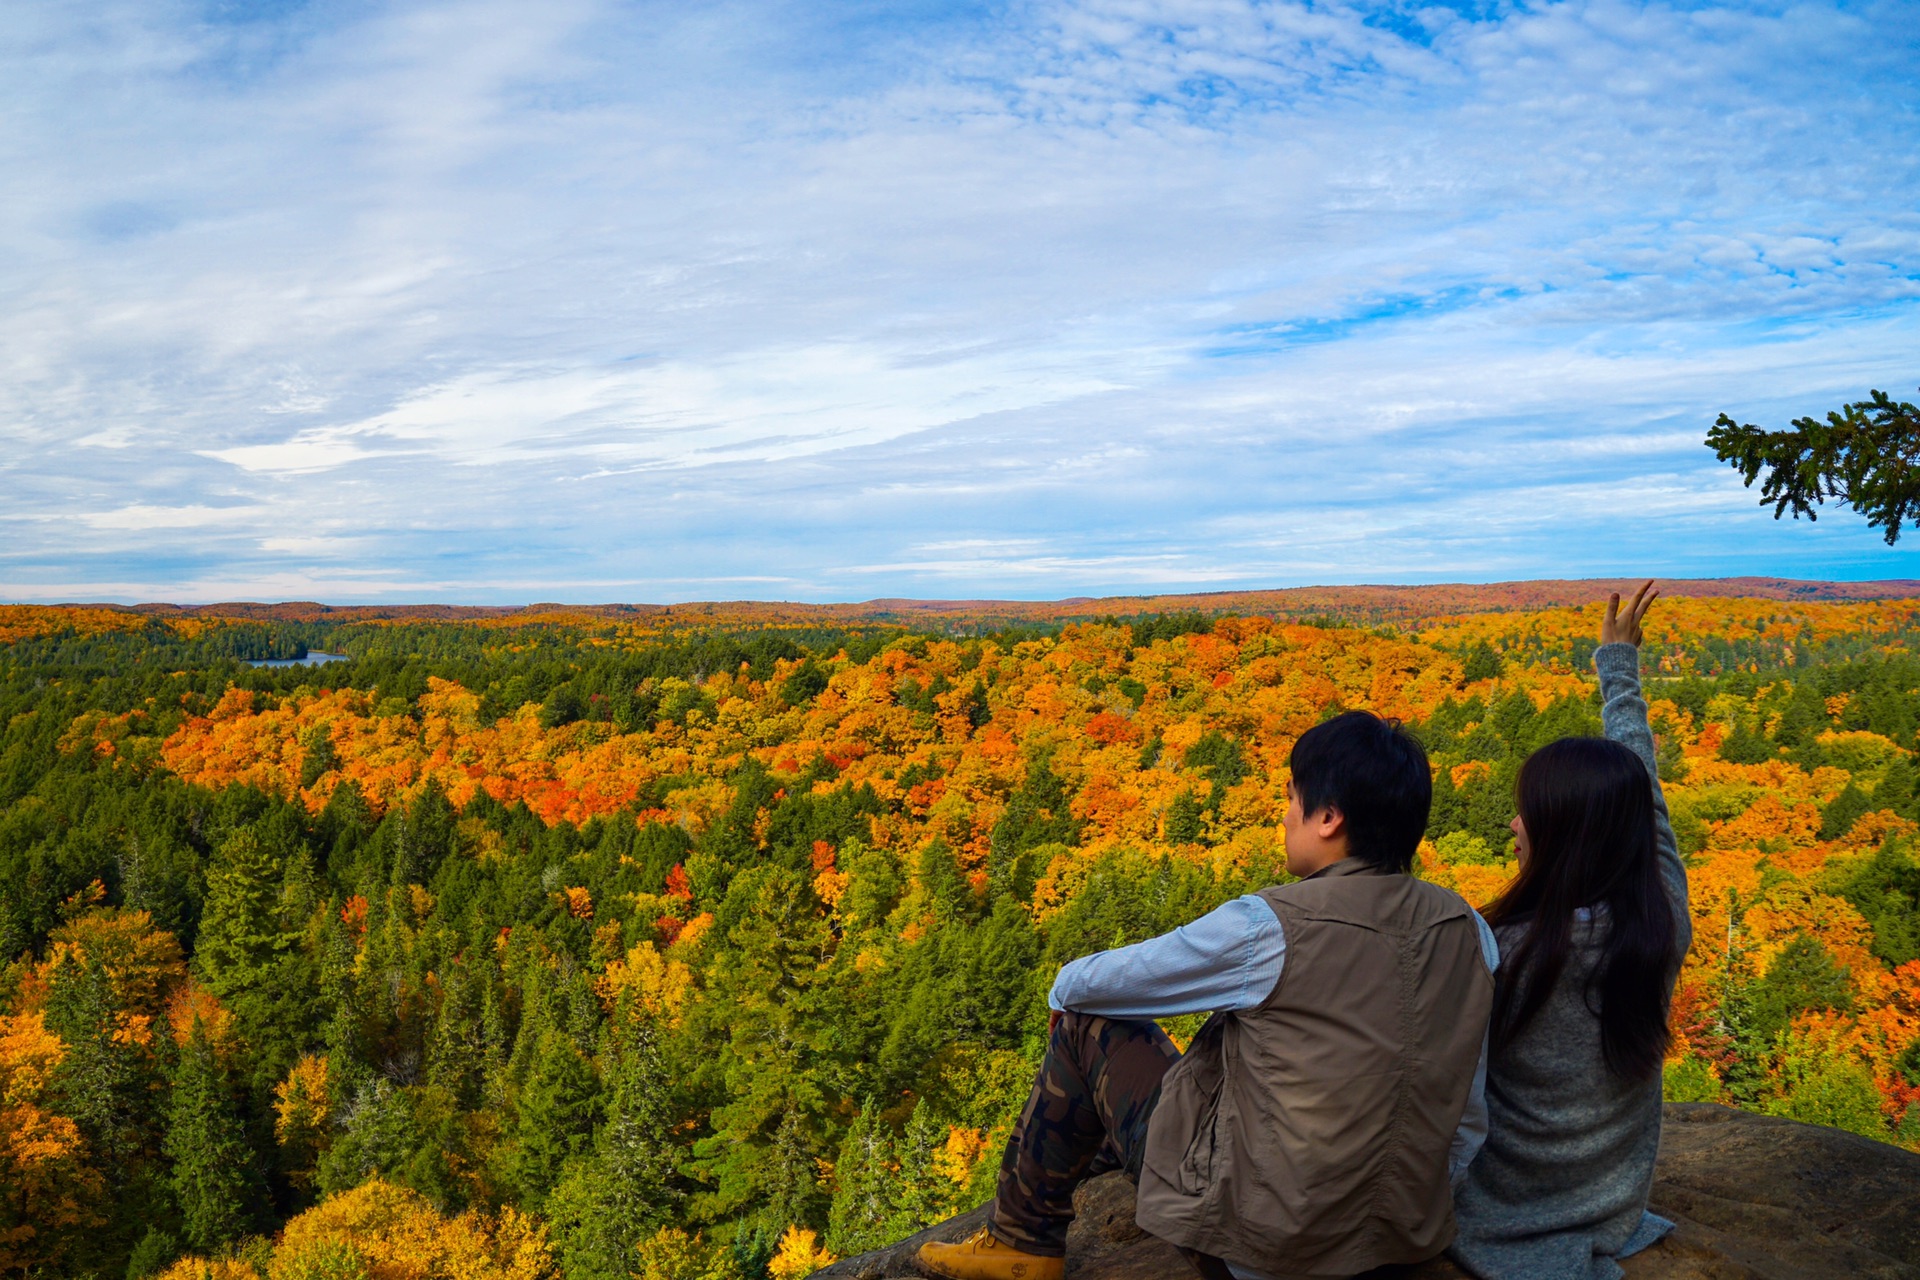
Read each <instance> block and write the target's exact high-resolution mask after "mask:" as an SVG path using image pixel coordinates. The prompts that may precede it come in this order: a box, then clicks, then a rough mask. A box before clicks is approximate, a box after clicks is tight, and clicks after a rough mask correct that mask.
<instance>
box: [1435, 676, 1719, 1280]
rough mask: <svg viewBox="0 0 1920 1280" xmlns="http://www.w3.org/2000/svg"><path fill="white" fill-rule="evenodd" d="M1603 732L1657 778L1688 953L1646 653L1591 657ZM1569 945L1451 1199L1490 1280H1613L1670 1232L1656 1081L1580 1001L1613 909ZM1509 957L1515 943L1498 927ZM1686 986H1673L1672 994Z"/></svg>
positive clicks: (1666, 877) (1458, 1251)
mask: <svg viewBox="0 0 1920 1280" xmlns="http://www.w3.org/2000/svg"><path fill="white" fill-rule="evenodd" d="M1594 666H1595V667H1597V668H1598V669H1599V672H1600V693H1601V697H1602V699H1603V702H1604V704H1605V705H1604V710H1603V711H1602V713H1601V718H1602V721H1603V723H1604V724H1605V726H1606V734H1607V736H1608V737H1609V738H1612V739H1613V740H1614V741H1615V742H1620V743H1624V744H1625V745H1627V746H1629V747H1631V748H1633V750H1634V752H1635V753H1636V754H1638V755H1639V756H1640V758H1641V759H1642V760H1644V761H1646V765H1647V772H1648V773H1649V774H1650V775H1652V777H1653V805H1654V817H1655V829H1656V840H1657V843H1658V846H1659V857H1660V874H1661V879H1662V880H1663V881H1664V882H1665V883H1666V886H1667V892H1668V894H1669V895H1670V897H1671V898H1672V901H1673V904H1674V913H1675V916H1676V917H1677V919H1676V923H1677V924H1678V926H1679V930H1680V939H1679V952H1678V954H1679V955H1681V956H1684V955H1685V954H1686V947H1687V943H1688V942H1689V940H1690V939H1691V936H1692V929H1691V926H1690V922H1689V917H1688V915H1687V873H1686V868H1685V867H1684V866H1683V865H1682V864H1681V862H1680V855H1679V851H1678V849H1677V848H1676V846H1675V845H1674V840H1673V826H1672V824H1671V823H1670V822H1669V821H1668V818H1667V802H1666V798H1665V797H1664V796H1662V795H1661V793H1660V782H1659V776H1658V773H1657V771H1656V769H1655V765H1654V749H1653V733H1652V731H1651V730H1650V729H1649V728H1648V726H1647V704H1646V702H1645V700H1644V699H1643V698H1642V697H1641V696H1640V653H1639V650H1638V649H1636V648H1635V647H1634V646H1633V645H1630V644H1608V645H1602V646H1601V647H1600V649H1599V651H1598V652H1597V653H1595V654H1594ZM1597 914H1598V918H1595V919H1590V920H1588V921H1586V922H1585V923H1584V924H1583V925H1581V926H1578V927H1577V928H1578V929H1579V930H1584V932H1580V931H1576V933H1575V935H1574V940H1575V951H1574V953H1573V955H1572V956H1571V957H1570V958H1569V959H1568V962H1567V968H1566V971H1565V972H1564V973H1562V974H1561V976H1560V980H1559V982H1558V984H1556V986H1555V988H1554V991H1553V994H1552V995H1551V996H1550V997H1549V998H1548V1001H1547V1004H1546V1006H1545V1007H1544V1008H1543V1009H1542V1010H1541V1011H1540V1013H1539V1015H1538V1016H1537V1017H1535V1019H1534V1020H1533V1022H1532V1023H1530V1024H1529V1025H1528V1026H1527V1028H1526V1029H1525V1030H1524V1031H1523V1032H1522V1033H1521V1034H1520V1036H1519V1037H1518V1038H1517V1039H1516V1040H1515V1041H1514V1042H1513V1043H1512V1044H1510V1045H1508V1046H1507V1048H1506V1049H1505V1050H1504V1051H1503V1052H1501V1053H1500V1054H1498V1055H1497V1056H1495V1057H1494V1058H1493V1059H1492V1060H1491V1061H1490V1062H1489V1063H1488V1064H1487V1111H1488V1133H1487V1144H1486V1146H1485V1147H1484V1148H1482V1150H1481V1152H1480V1155H1479V1158H1478V1159H1476V1160H1475V1161H1474V1162H1473V1165H1472V1166H1471V1167H1470V1168H1469V1169H1468V1170H1467V1175H1466V1178H1465V1180H1464V1181H1463V1182H1462V1183H1461V1185H1460V1187H1459V1188H1458V1191H1457V1194H1456V1196H1455V1200H1454V1209H1455V1214H1456V1216H1457V1218H1458V1220H1459V1235H1458V1236H1457V1237H1456V1238H1455V1240H1454V1244H1453V1247H1452V1249H1451V1250H1450V1251H1449V1252H1450V1253H1451V1254H1452V1256H1453V1258H1454V1260H1455V1261H1456V1262H1458V1263H1459V1264H1460V1265H1461V1266H1462V1267H1464V1268H1466V1269H1467V1270H1468V1271H1470V1272H1472V1273H1473V1274H1474V1275H1476V1276H1482V1277H1486V1278H1487V1280H1508V1278H1509V1277H1513V1278H1519V1277H1524V1278H1525V1280H1562V1278H1564V1280H1613V1277H1616V1276H1619V1275H1621V1274H1623V1273H1622V1272H1621V1270H1620V1267H1619V1266H1618V1264H1617V1263H1616V1262H1615V1261H1614V1260H1615V1259H1616V1258H1623V1257H1625V1256H1627V1255H1628V1254H1630V1253H1634V1252H1637V1251H1638V1250H1640V1249H1644V1248H1646V1247H1647V1246H1648V1245H1650V1244H1652V1243H1653V1242H1654V1241H1656V1240H1658V1239H1659V1238H1660V1237H1661V1236H1663V1235H1665V1234H1666V1233H1667V1232H1668V1231H1670V1230H1671V1229H1672V1228H1673V1224H1672V1223H1671V1222H1668V1221H1667V1220H1666V1219H1665V1218H1661V1217H1659V1216H1657V1215H1655V1214H1651V1213H1648V1212H1647V1192H1648V1190H1649V1189H1650V1188H1651V1187H1652V1186H1653V1159H1654V1156H1655V1154H1656V1153H1657V1152H1658V1151H1659V1149H1660V1079H1659V1077H1658V1076H1657V1075H1656V1076H1655V1077H1654V1078H1653V1079H1651V1080H1646V1081H1643V1082H1640V1083H1637V1084H1626V1083H1623V1082H1621V1081H1620V1080H1618V1079H1616V1078H1615V1077H1614V1076H1613V1075H1612V1074H1611V1073H1610V1072H1608V1070H1607V1068H1606V1064H1605V1062H1604V1061H1603V1060H1602V1058H1601V1056H1600V1023H1599V1019H1597V1018H1596V1017H1595V1016H1594V1015H1593V1014H1592V1012H1590V1011H1589V1010H1588V1008H1587V1006H1586V1001H1585V998H1584V991H1585V987H1586V983H1587V978H1588V976H1589V975H1590V974H1591V973H1592V972H1593V966H1594V963H1595V961H1596V960H1597V958H1598V955H1599V948H1598V943H1599V940H1600V939H1601V938H1603V937H1604V930H1605V928H1606V920H1605V917H1604V912H1602V913H1597ZM1496 932H1497V933H1498V934H1499V936H1500V948H1501V951H1502V953H1505V952H1506V951H1507V949H1508V948H1509V947H1510V946H1511V945H1512V944H1514V943H1516V942H1517V941H1518V940H1519V931H1518V930H1517V929H1514V928H1511V927H1510V928H1508V929H1504V930H1497V931H1496ZM1678 976H1679V969H1678V965H1677V964H1676V966H1675V970H1674V973H1673V974H1672V975H1671V976H1670V977H1669V978H1668V982H1667V987H1668V992H1669V994H1670V993H1671V991H1672V987H1673V982H1674V980H1675V979H1676V978H1677V977H1678Z"/></svg>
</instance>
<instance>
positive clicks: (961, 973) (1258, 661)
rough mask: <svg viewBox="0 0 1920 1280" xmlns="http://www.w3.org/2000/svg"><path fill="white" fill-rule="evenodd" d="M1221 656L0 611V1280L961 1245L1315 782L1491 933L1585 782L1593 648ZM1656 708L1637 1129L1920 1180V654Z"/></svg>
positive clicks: (1889, 621)
mask: <svg viewBox="0 0 1920 1280" xmlns="http://www.w3.org/2000/svg"><path fill="white" fill-rule="evenodd" d="M1204 603H1205V601H1204V598H1189V599H1188V600H1186V601H1181V602H1179V603H1178V605H1177V607H1172V608H1167V609H1160V610H1152V609H1147V610H1142V611H1140V612H1136V613H1130V614H1120V615H1109V616H1094V617H1082V618H1078V619H1075V620H1071V621H1062V620H1059V619H1054V620H1049V619H1047V618H1046V617H1044V616H1041V615H1040V614H1039V613H1037V612H1029V613H1027V614H1023V615H1022V616H1019V617H1006V616H976V617H955V616H943V617H941V618H939V619H936V620H929V619H928V618H926V617H921V616H901V617H888V618H877V617H873V616H864V617H862V616H853V615H851V614H848V613H846V612H844V611H842V612H835V611H833V610H819V611H814V612H809V611H808V610H807V609H806V608H805V607H801V606H783V607H781V612H780V613H779V614H778V616H768V615H765V614H758V615H747V614H740V615H735V614H728V613H726V612H724V611H714V612H706V613H702V612H699V611H697V610H683V611H676V612H675V613H674V614H673V615H672V616H666V615H664V614H661V613H654V614H633V615H628V614H607V613H604V612H602V613H582V612H577V611H576V612H568V611H563V610H557V609H556V610H552V611H548V612H544V613H539V612H536V613H522V614H515V615H510V616H487V617H431V616H424V617H423V616H408V617H369V616H362V615H346V616H334V615H333V614H331V613H329V612H326V611H319V610H318V608H317V607H316V608H315V610H314V611H310V612H308V613H305V614H301V615H297V616H296V615H294V614H291V613H284V612H283V613H281V614H278V615H272V616H262V615H259V614H252V615H249V614H245V613H235V614H233V615H232V616H215V615H208V614H205V613H201V614H195V615H162V614H155V613H135V612H130V611H123V610H108V609H99V610H89V609H50V608H25V607H14V608H0V957H4V958H5V961H6V967H5V969H4V970H3V971H0V1193H4V1194H0V1271H4V1272H7V1273H11V1274H19V1275H23V1276H26V1275H37V1274H45V1275H54V1274H58V1275H70V1276H92V1277H103V1278H104V1277H114V1278H115V1280H118V1277H121V1276H126V1277H129V1278H137V1277H141V1276H150V1275H161V1274H165V1275H167V1276H169V1277H170V1278H171V1277H178V1278H179V1280H185V1278H186V1277H189V1276H193V1277H200V1276H207V1275H211V1276H216V1277H231V1278H232V1280H247V1278H249V1277H251V1278H253V1280H269V1278H282V1280H291V1278H293V1277H304V1276H313V1275H329V1276H332V1275H338V1276H358V1275H365V1276H375V1275H378V1276H383V1277H384V1276H409V1277H410V1276H419V1277H422V1278H424V1277H428V1276H438V1275H450V1274H459V1275H473V1276H495V1275H497V1276H501V1277H516V1278H520V1277H524V1278H526V1280H535V1278H537V1277H551V1276H560V1275H565V1276H568V1277H581V1278H589V1280H601V1278H603V1277H604V1278H608V1280H611V1278H614V1277H627V1276H644V1277H646V1278H647V1280H762V1278H763V1277H771V1278H774V1280H797V1277H799V1276H801V1275H804V1274H805V1273H807V1272H808V1271H811V1270H812V1269H814V1268H815V1267H816V1266H818V1265H820V1263H821V1262H822V1261H823V1260H825V1259H827V1258H829V1257H832V1256H843V1255H845V1254H848V1253H850V1252H854V1251H858V1250H861V1249H865V1248H869V1247H872V1246H874V1245H876V1244H879V1243H882V1242H886V1241H890V1240H892V1239H894V1238H897V1237H898V1236H900V1235H902V1234H905V1233H907V1232H909V1231H911V1230H914V1229H916V1228H917V1227H919V1226H921V1225H924V1224H926V1223H929V1222H932V1221H935V1220H937V1219H938V1218H940V1217H943V1216H945V1215H947V1214H949V1213H951V1212H953V1211H955V1210H957V1209H959V1208H963V1207H967V1206H970V1205H971V1204H974V1203H977V1202H979V1201H980V1200H982V1199H984V1198H986V1196H987V1195H988V1194H989V1193H990V1189H991V1186H992V1180H993V1175H994V1171H995V1167H996V1164H997V1159H998V1155H999V1149H1000V1146H1001V1144H1002V1143H1003V1142H1004V1140H1005V1136H1006V1134H1007V1132H1008V1127H1009V1125H1010V1123H1011V1121H1012V1119H1013V1115H1014V1111H1015V1109H1016V1108H1017V1107H1018V1106H1019V1104H1020V1103H1021V1102H1022V1101H1023V1099H1024V1096H1025V1092H1026V1088H1027V1085H1028V1082H1029V1081H1030V1079H1031V1076H1032V1072H1033V1070H1034V1066H1035V1063H1036V1061H1037V1057H1038V1053H1039V1050H1040V1047H1041V1041H1042V1036H1043V1033H1044V1030H1045V1027H1046V1006H1045V1000H1044V997H1045V992H1046V989H1047V986H1048V985H1049V984H1050V982H1051V980H1052V977H1053V974H1054V972H1055V970H1056V969H1057V968H1058V966H1059V965H1060V964H1061V963H1063V962H1064V961H1066V960H1069V959H1072V958H1074V957H1076V956H1080V955H1084V954H1087V953H1090V952H1093V951H1097V950H1101V949H1104V948H1107V947H1111V946H1115V945H1119V944H1124V943H1127V942H1131V941H1135V940H1138V939H1141V938H1145V937H1149V936H1151V935H1153V934H1156V933H1159V932H1162V931H1164V930H1166V929H1169V928H1172V927H1174V926H1175V925H1178V924H1181V923H1183V922H1185V921H1187V920H1190V919H1193V918H1194V917H1196V916H1197V915H1199V914H1201V913H1203V912H1205V911H1206V910H1208V909H1210V908H1212V907H1213V906H1215V905H1217V904H1218V903H1220V902H1222V901H1224V900H1226V899H1228V898H1230V897H1233V896H1236V895H1238V894H1240V893H1243V892H1246V891H1248V890H1249V889H1253V888H1258V887H1260V886H1262V885H1264V884H1267V883H1272V882H1274V881H1276V880H1280V879H1284V871H1283V870H1282V865H1283V861H1284V858H1283V851H1282V848H1281V843H1280V823H1281V816H1282V811H1283V808H1284V804H1285V782H1286V759H1287V752H1288V749H1289V747H1290V746H1291V743H1292V741H1293V739H1294V738H1295V737H1296V736H1297V735H1298V734H1299V733H1301V732H1302V731H1303V730H1305V729H1306V728H1308V727H1310V726H1312V725H1313V724H1315V723H1317V722H1318V721H1320V720H1321V719H1323V718H1325V717H1326V716H1329V715H1331V714H1334V713H1336V712H1338V711H1339V710H1343V709H1350V708H1367V709H1371V710H1375V711H1378V712H1381V713H1382V714H1390V715H1395V716H1399V717H1402V718H1403V719H1405V720H1407V721H1408V722H1409V723H1410V724H1411V725H1412V726H1413V727H1414V728H1415V730H1416V732H1418V733H1419V735H1420V736H1421V737H1422V739H1423V740H1424V741H1425V742H1426V744H1427V746H1428V748H1429V751H1430V752H1431V754H1432V757H1433V760H1434V764H1435V769H1436V773H1435V804H1434V810H1433V820H1432V823H1431V826H1430V829H1429V833H1428V835H1429V839H1428V840H1427V842H1426V843H1424V844H1423V846H1422V850H1421V856H1420V862H1419V867H1418V873H1419V874H1421V875H1424V876H1427V877H1429V878H1432V879H1434V880H1436V881H1439V882H1441V883H1444V884H1447V885H1450V886H1453V887H1455V888H1458V889H1459V890H1460V891H1461V892H1462V893H1463V894H1465V895H1466V896H1467V897H1468V899H1469V900H1471V901H1474V902H1476V903H1481V902H1485V901H1487V900H1489V899H1490V898H1491V897H1492V896H1493V895H1494V894H1495V893H1496V892H1497V891H1498V890H1499V888H1500V886H1501V885H1502V884H1503V883H1504V882H1505V880H1506V879H1507V877H1508V876H1509V875H1510V874H1511V872H1512V869H1513V863H1512V860H1511V847H1510V835H1509V833H1508V831H1507V821H1508V819H1509V818H1510V817H1511V814H1512V787H1513V779H1514V776H1515V773H1516V771H1517V769H1518V767H1519V763H1520V761H1521V760H1523V759H1524V758H1525V756H1526V754H1527V753H1528V752H1530V751H1532V750H1533V749H1535V748H1537V747H1538V746H1540V745H1543V744H1544V743H1546V742H1548V741H1551V740H1553V739H1554V738H1557V737H1560V736H1564V735H1567V734H1581V733H1593V732H1597V731H1598V726H1599V720H1598V706H1597V701H1596V697H1597V695H1596V689H1595V685H1594V681H1593V679H1592V677H1591V674H1590V671H1589V661H1590V657H1591V652H1592V643H1593V642H1592V639H1591V637H1592V636H1593V634H1594V632H1595V619H1596V616H1597V614H1596V607H1587V608H1577V607H1568V606H1564V605H1555V606H1554V607H1527V606H1528V604H1529V601H1528V600H1527V599H1526V598H1525V596H1524V593H1521V594H1520V595H1519V596H1518V597H1517V598H1516V597H1514V596H1511V595H1510V596H1509V597H1503V598H1501V599H1500V604H1501V606H1502V607H1498V608H1482V609H1481V610H1480V611H1466V610H1462V611H1445V610H1443V609H1442V608H1441V607H1438V604H1439V602H1435V601H1434V600H1433V599H1432V597H1431V596H1428V595H1422V596H1419V597H1414V598H1412V602H1411V603H1410V602H1409V601H1407V600H1402V601H1399V602H1394V601H1383V599H1381V598H1373V597H1368V598H1367V599H1365V600H1363V601H1357V602H1356V600H1355V599H1354V598H1351V597H1348V598H1342V597H1335V596H1328V597H1325V598H1324V599H1320V600H1318V601H1316V602H1315V603H1314V604H1313V605H1312V610H1313V612H1312V613H1311V614H1304V613H1303V614H1302V615H1300V616H1293V617H1288V616H1271V615H1264V614H1258V613H1251V612H1244V611H1243V612H1240V613H1230V612H1223V611H1222V610H1221V609H1209V608H1205V607H1202V605H1203V604H1204ZM1532 603H1534V604H1536V605H1537V604H1539V603H1540V601H1539V600H1538V599H1536V600H1534V601H1533V602H1532ZM1389 616H1390V620H1386V621H1383V618H1389ZM309 651H316V652H317V651H325V652H330V653H339V654H344V655H346V657H345V660H344V661H339V662H332V663H328V664H325V665H314V666H279V667H258V666H250V665H247V664H248V662H250V661H261V660H265V659H288V658H293V657H298V656H302V655H305V654H307V653H308V652H309ZM1644 665H1645V667H1646V669H1647V672H1648V677H1649V681H1648V692H1649V699H1650V703H1651V706H1652V712H1653V718H1654V724H1655V728H1656V732H1657V735H1658V739H1659V744H1660V747H1659V750H1660V761H1661V770H1662V774H1663V778H1664V780H1665V782H1666V785H1667V788H1668V795H1669V798H1670V801H1671V805H1672V810H1673V815H1674V822H1675V828H1676V831H1677V833H1678V836H1679V839H1680V842H1681V846H1682V851H1683V853H1684V854H1685V855H1686V856H1687V859H1688V862H1689V874H1690V877H1691V879H1692V886H1693V904H1694V911H1695V917H1696V918H1695V921H1694V924H1695V938H1696V941H1695V944H1694V949H1693V952H1692V954H1691V955H1690V956H1689V957H1688V961H1687V965H1686V969H1685V972H1684V974H1683V976H1682V979H1681V985H1680V989H1679V993H1678V995H1677V997H1676V1001H1675V1008H1674V1015H1673V1020H1674V1030H1675V1039H1674V1049H1673V1056H1672V1058H1671V1060H1670V1061H1669V1063H1668V1065H1667V1072H1666V1078H1667V1088H1668V1092H1669V1095H1670V1096H1672V1097H1675V1098H1682V1099H1714V1100H1720V1101H1726V1102H1730V1103H1733V1104H1735V1105H1738V1106H1743V1107H1747V1108H1751V1109H1755V1110H1759V1111H1765V1112H1770V1113H1773V1114H1780V1115H1786V1116H1791V1117H1795V1118H1798V1119H1804V1120H1811V1121H1815V1122H1818V1123H1823V1124H1832V1125H1838V1126H1840V1127H1843V1128H1847V1129H1850V1130H1852V1131H1854V1132H1857V1133H1861V1134H1864V1135H1867V1136H1870V1137H1873V1138H1876V1139H1878V1140H1881V1141H1885V1142H1894V1143H1900V1144H1902V1145H1906V1146H1909V1147H1914V1148H1916V1149H1920V862H1916V860H1915V841H1916V837H1917V836H1920V768H1917V767H1916V761H1915V752H1916V751H1920V604H1916V602H1912V601H1892V602H1874V601H1855V602H1823V601H1802V600H1774V599H1758V598H1725V597H1721V598H1710V599H1707V598H1702V599H1670V600H1666V601H1663V602H1662V604H1661V606H1660V607H1659V609H1658V610H1657V611H1656V614H1655V616H1654V619H1653V621H1652V624H1651V631H1650V634H1649V636H1648V641H1647V645H1646V649H1645V654H1644ZM1197 1022H1198V1018H1188V1019H1178V1020H1175V1021H1173V1022H1172V1023H1170V1024H1169V1030H1170V1031H1171V1032H1172V1033H1173V1034H1174V1036H1175V1037H1176V1039H1184V1037H1186V1036H1188V1035H1190V1034H1192V1032H1193V1030H1194V1028H1195V1026H1196V1025H1197Z"/></svg>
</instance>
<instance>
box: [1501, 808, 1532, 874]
mask: <svg viewBox="0 0 1920 1280" xmlns="http://www.w3.org/2000/svg"><path fill="white" fill-rule="evenodd" d="M1507 825H1508V826H1509V827H1511V828H1513V854H1514V856H1515V857H1516V858H1518V859H1520V865H1521V866H1522V867H1525V866H1526V865H1527V855H1528V854H1530V853H1532V852H1533V850H1532V849H1531V848H1529V847H1528V845H1527V824H1526V823H1524V822H1522V821H1520V815H1519V814H1517V813H1516V814H1514V815H1513V821H1512V822H1509V823H1508V824H1507Z"/></svg>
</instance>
